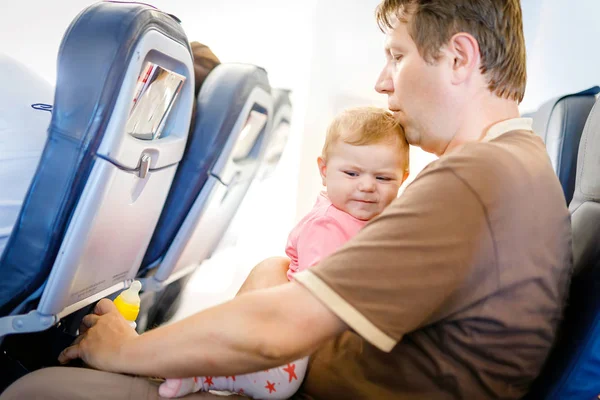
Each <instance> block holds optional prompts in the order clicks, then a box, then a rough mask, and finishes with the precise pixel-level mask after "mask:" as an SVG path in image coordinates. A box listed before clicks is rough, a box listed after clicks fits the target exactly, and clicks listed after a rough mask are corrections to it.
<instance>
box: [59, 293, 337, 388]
mask: <svg viewBox="0 0 600 400" xmlns="http://www.w3.org/2000/svg"><path fill="white" fill-rule="evenodd" d="M96 311H97V313H98V314H101V315H94V314H91V315H88V316H86V317H85V319H84V325H86V326H89V328H88V329H87V330H86V331H85V332H84V334H83V335H82V336H81V339H78V341H77V342H76V344H74V345H73V346H71V347H69V348H68V349H66V350H65V351H64V352H63V353H62V354H61V356H60V358H59V360H60V361H61V362H62V363H65V362H67V361H68V360H71V359H75V358H78V357H80V358H82V359H83V360H84V361H85V362H86V363H88V364H89V365H91V366H92V367H95V368H98V369H102V370H106V371H112V372H121V373H129V374H135V375H145V376H160V377H165V378H176V377H185V376H198V375H234V374H242V373H247V372H253V371H259V370H264V369H267V368H271V367H275V366H279V365H282V364H285V363H286V362H289V361H292V360H294V359H297V358H300V357H302V356H305V355H308V354H310V353H311V352H312V351H313V350H314V349H315V348H316V347H318V346H319V345H320V344H321V343H323V342H325V341H327V340H328V339H331V338H333V337H335V336H337V335H338V334H340V333H341V332H343V331H344V330H345V329H347V326H346V325H345V324H344V323H343V322H342V321H341V320H340V319H339V318H338V317H337V316H336V315H335V314H333V313H332V312H331V311H330V310H329V309H328V308H327V307H326V306H325V305H324V304H323V303H321V302H320V301H319V300H317V298H316V297H314V296H313V295H312V294H311V293H310V292H309V291H308V290H306V289H304V288H303V287H302V286H301V285H299V284H297V283H293V282H292V283H289V284H284V285H280V286H278V287H274V288H271V289H265V290H259V291H255V292H251V293H247V294H244V295H242V296H239V297H236V298H234V299H233V300H232V301H229V302H227V303H224V304H222V305H219V306H216V307H213V308H210V309H207V310H205V311H202V312H200V313H198V314H196V315H193V316H191V317H189V318H187V319H185V320H182V321H180V322H177V323H174V324H172V325H168V326H164V327H161V328H157V329H154V330H152V331H150V332H147V333H144V334H142V335H139V336H137V335H136V334H135V332H133V331H132V330H131V328H130V327H129V326H128V325H127V323H126V322H125V320H124V319H123V318H122V317H121V315H120V314H119V313H118V311H117V310H116V308H115V307H114V304H113V303H112V302H110V301H108V300H103V301H101V302H100V303H99V305H98V307H97V310H96Z"/></svg>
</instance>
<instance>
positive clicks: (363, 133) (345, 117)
mask: <svg viewBox="0 0 600 400" xmlns="http://www.w3.org/2000/svg"><path fill="white" fill-rule="evenodd" d="M338 140H341V141H343V142H344V143H347V144H350V145H353V146H366V145H370V144H378V143H384V144H397V145H398V150H399V151H400V152H402V153H404V157H403V158H404V160H405V165H404V170H405V171H407V172H408V142H407V141H406V137H405V136H404V129H403V128H402V126H401V125H400V124H399V123H398V122H397V121H396V120H395V118H394V116H393V115H392V113H391V112H389V111H388V110H385V109H383V108H379V107H356V108H349V109H347V110H344V111H343V112H342V113H340V114H339V115H338V116H336V117H335V118H334V119H333V121H332V122H331V123H330V124H329V127H328V128H327V135H326V137H325V145H324V146H323V151H322V153H321V157H323V159H324V160H325V161H327V156H328V155H329V153H330V151H331V149H332V147H333V146H334V145H335V143H336V142H337V141H338Z"/></svg>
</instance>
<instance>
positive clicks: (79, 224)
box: [0, 2, 194, 336]
mask: <svg viewBox="0 0 600 400" xmlns="http://www.w3.org/2000/svg"><path fill="white" fill-rule="evenodd" d="M146 62H154V63H157V64H159V65H161V66H163V67H165V68H167V69H170V70H172V71H175V72H177V73H179V74H181V75H183V76H185V78H186V81H185V82H184V84H183V86H182V89H181V92H180V93H179V96H178V99H177V101H176V103H174V104H175V105H174V107H173V108H172V111H171V113H170V116H169V119H168V120H167V121H166V125H165V129H164V131H163V137H161V138H160V139H158V140H154V141H148V140H139V139H137V138H135V137H133V136H132V135H129V134H127V133H126V131H125V125H126V120H127V118H128V115H129V111H130V110H131V107H132V104H133V98H134V93H135V88H136V84H137V79H138V75H139V74H140V72H141V71H142V68H143V66H144V64H145V63H146ZM57 72H58V74H57V75H58V78H57V84H56V92H55V99H54V110H53V116H52V121H51V124H50V127H49V131H48V141H47V143H46V146H45V148H44V151H43V154H42V156H41V159H40V163H39V166H38V169H37V171H36V174H35V176H34V178H33V181H32V183H31V186H30V188H29V191H28V193H27V195H26V198H25V201H24V203H23V207H22V209H21V212H20V215H19V217H18V220H17V224H16V226H15V227H14V229H13V231H12V234H11V237H10V239H9V241H8V243H7V246H6V250H5V252H4V253H3V255H2V258H1V259H0V317H3V316H7V315H18V314H19V313H23V312H26V311H29V310H33V309H36V306H37V309H36V310H37V311H36V312H38V313H39V314H40V315H45V316H47V317H48V318H46V319H44V321H45V322H44V324H45V323H46V322H48V321H51V322H56V320H57V319H58V318H60V317H62V316H65V315H68V314H69V313H70V312H73V311H75V310H76V309H78V308H81V307H83V306H85V305H86V304H89V303H90V302H92V301H95V300H97V299H98V298H101V297H104V296H106V295H108V294H110V293H112V292H115V291H116V290H119V289H121V288H123V287H124V286H126V285H127V284H128V282H130V281H131V279H133V278H134V277H135V274H136V272H137V269H138V267H139V265H140V263H141V260H142V256H143V254H144V251H145V249H146V247H147V245H148V242H149V240H150V237H151V232H152V231H153V230H154V227H155V225H156V222H157V220H158V217H159V215H160V210H161V209H162V207H163V205H164V200H165V198H166V196H167V193H168V188H169V185H170V184H171V180H172V178H173V176H174V174H175V170H176V168H177V164H178V162H179V160H180V159H181V156H182V154H183V149H184V148H185V144H186V140H187V130H188V127H189V120H190V116H191V110H192V106H193V86H194V83H193V67H192V57H191V51H190V48H189V44H188V41H187V38H186V36H185V34H184V33H183V30H182V28H181V26H180V25H179V23H178V22H177V21H176V20H175V19H173V18H172V17H171V16H169V15H167V14H164V13H162V12H160V11H158V10H156V9H154V8H152V7H149V6H145V5H141V4H132V3H114V2H99V3H97V4H94V5H92V6H90V7H89V8H87V9H86V10H84V11H83V12H81V13H80V14H79V15H78V17H77V18H76V19H75V20H74V21H73V22H72V24H71V25H70V27H69V28H68V30H67V32H66V33H65V37H64V38H63V41H62V44H61V47H60V52H59V55H58V71H57ZM143 155H146V156H147V158H146V160H147V161H148V162H149V168H148V170H147V172H148V173H147V176H146V177H145V178H142V177H140V176H138V175H139V173H140V171H141V168H142V165H141V163H140V160H141V157H142V156H143ZM40 296H41V299H40ZM38 303H39V304H38ZM40 318H42V317H40ZM7 321H8V322H7ZM0 322H7V323H2V324H0V327H5V328H6V327H8V328H7V329H9V330H10V329H13V328H14V329H17V328H15V327H24V329H25V331H27V330H28V329H29V331H35V330H36V329H37V328H36V327H35V326H33V325H35V321H33V322H32V321H26V320H20V321H16V322H18V323H16V322H15V321H13V322H15V323H12V324H11V323H10V321H9V320H7V319H2V318H0ZM38 322H39V321H38ZM28 324H29V327H27V325H28ZM32 324H33V325H32ZM37 330H39V329H37ZM17 331H18V329H17ZM4 333H6V331H4ZM9 333H17V332H12V331H11V332H9ZM0 336H2V332H0Z"/></svg>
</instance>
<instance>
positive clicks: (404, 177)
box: [400, 170, 410, 184]
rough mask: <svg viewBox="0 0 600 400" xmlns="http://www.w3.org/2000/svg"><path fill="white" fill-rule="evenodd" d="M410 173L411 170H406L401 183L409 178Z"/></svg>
mask: <svg viewBox="0 0 600 400" xmlns="http://www.w3.org/2000/svg"><path fill="white" fill-rule="evenodd" d="M408 175H410V171H408V170H406V171H404V175H402V182H400V184H403V183H404V181H405V180H406V179H407V178H408Z"/></svg>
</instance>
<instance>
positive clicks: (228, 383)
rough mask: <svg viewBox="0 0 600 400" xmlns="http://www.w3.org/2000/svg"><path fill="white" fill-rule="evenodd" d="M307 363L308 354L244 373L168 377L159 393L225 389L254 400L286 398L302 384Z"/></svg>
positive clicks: (185, 393) (172, 393)
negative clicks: (261, 369)
mask: <svg viewBox="0 0 600 400" xmlns="http://www.w3.org/2000/svg"><path fill="white" fill-rule="evenodd" d="M307 365H308V357H305V358H302V359H300V360H297V361H294V362H291V363H289V364H286V365H282V366H280V367H277V368H271V369H269V370H266V371H260V372H253V373H250V374H245V375H236V376H219V377H216V376H197V377H194V378H185V379H167V381H166V382H164V383H163V384H162V385H161V387H160V389H159V393H160V395H161V396H163V397H182V396H185V395H187V394H189V393H194V392H198V391H204V392H207V391H209V390H226V391H229V392H234V393H238V394H242V395H245V396H249V397H251V398H253V399H287V398H289V397H291V396H292V395H293V394H294V393H296V391H297V390H298V388H299V387H300V385H301V384H302V380H303V379H304V375H305V374H306V367H307Z"/></svg>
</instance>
